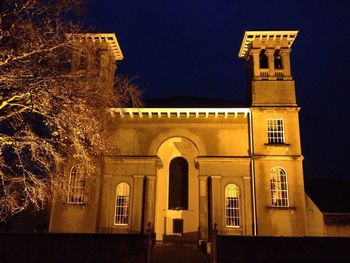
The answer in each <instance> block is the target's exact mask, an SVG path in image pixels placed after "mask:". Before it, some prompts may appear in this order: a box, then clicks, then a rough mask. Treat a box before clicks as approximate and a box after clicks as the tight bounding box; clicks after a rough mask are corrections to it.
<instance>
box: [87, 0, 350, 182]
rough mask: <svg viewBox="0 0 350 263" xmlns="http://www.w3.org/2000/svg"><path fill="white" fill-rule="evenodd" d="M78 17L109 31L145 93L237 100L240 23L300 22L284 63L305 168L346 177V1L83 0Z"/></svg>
mask: <svg viewBox="0 0 350 263" xmlns="http://www.w3.org/2000/svg"><path fill="white" fill-rule="evenodd" d="M85 20H86V21H87V24H88V25H89V26H92V27H93V28H95V29H96V31H99V32H106V33H107V32H115V33H116V35H117V38H118V42H119V44H120V46H121V49H122V51H123V54H124V57H125V58H124V60H123V61H122V62H120V63H119V69H118V70H119V73H122V74H126V75H129V76H137V77H138V80H137V83H138V84H139V86H140V88H141V89H142V90H143V97H144V98H157V97H170V96H197V97H207V98H219V99H230V100H236V101H242V100H243V97H244V94H245V91H246V87H247V82H246V71H245V61H244V60H242V59H239V58H238V51H239V48H240V45H241V41H242V39H243V35H244V32H245V30H299V34H298V37H297V39H296V41H295V42H294V44H293V47H292V54H291V63H292V75H293V77H294V80H295V82H296V92H297V101H298V104H299V106H301V111H300V122H301V139H302V150H303V155H304V157H305V159H304V176H305V177H306V178H347V179H350V172H349V168H348V167H347V164H348V161H347V154H348V151H349V149H350V125H349V119H350V118H349V112H348V109H349V108H348V104H350V101H349V94H350V93H349V92H348V91H347V89H350V85H348V82H349V80H348V79H349V76H350V29H349V26H350V1H348V0H333V1H329V0H328V1H326V0H303V1H301V0H294V1H292V0H284V1H283V0H274V1H258V0H250V1H247V0H245V1H243V0H239V1H238V0H226V1H224V0H172V1H170V0H162V1H161V0H159V1H146V0H126V1H125V0H124V1H118V0H104V1H99V0H90V1H89V2H88V7H87V13H86V15H85Z"/></svg>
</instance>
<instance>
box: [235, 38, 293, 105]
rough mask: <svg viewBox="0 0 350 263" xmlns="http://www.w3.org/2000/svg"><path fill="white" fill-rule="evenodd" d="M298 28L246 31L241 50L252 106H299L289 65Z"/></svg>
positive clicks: (240, 54)
mask: <svg viewBox="0 0 350 263" xmlns="http://www.w3.org/2000/svg"><path fill="white" fill-rule="evenodd" d="M297 34H298V31H246V32H245V34H244V38H243V41H242V45H241V49H240V52H239V57H240V58H245V59H246V60H247V69H248V79H249V90H248V92H249V94H248V98H249V102H250V103H251V106H296V105H297V104H296V98H295V86H294V81H293V78H292V73H291V66H290V51H291V46H292V44H293V42H294V40H295V38H296V36H297Z"/></svg>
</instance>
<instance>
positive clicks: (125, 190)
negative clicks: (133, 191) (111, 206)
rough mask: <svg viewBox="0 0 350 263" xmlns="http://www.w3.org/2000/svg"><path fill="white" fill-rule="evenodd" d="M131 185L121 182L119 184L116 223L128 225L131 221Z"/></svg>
mask: <svg viewBox="0 0 350 263" xmlns="http://www.w3.org/2000/svg"><path fill="white" fill-rule="evenodd" d="M129 199H130V186H129V185H128V184H127V183H120V184H118V186H117V191H116V201H115V224H116V225H127V224H128V223H129Z"/></svg>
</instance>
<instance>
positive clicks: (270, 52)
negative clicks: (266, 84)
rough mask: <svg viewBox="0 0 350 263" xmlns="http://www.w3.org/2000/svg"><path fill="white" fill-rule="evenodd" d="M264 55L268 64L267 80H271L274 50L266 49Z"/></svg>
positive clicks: (273, 71)
mask: <svg viewBox="0 0 350 263" xmlns="http://www.w3.org/2000/svg"><path fill="white" fill-rule="evenodd" d="M265 54H266V56H267V59H268V63H269V79H271V78H272V79H273V78H274V77H275V50H274V49H271V48H268V49H266V51H265Z"/></svg>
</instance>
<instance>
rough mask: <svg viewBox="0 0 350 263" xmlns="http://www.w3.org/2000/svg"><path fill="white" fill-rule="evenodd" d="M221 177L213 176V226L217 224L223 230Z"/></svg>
mask: <svg viewBox="0 0 350 263" xmlns="http://www.w3.org/2000/svg"><path fill="white" fill-rule="evenodd" d="M221 201H222V198H221V176H219V175H215V176H211V216H212V222H211V223H212V224H217V226H218V229H219V230H220V229H221V226H222V222H221V218H222V217H221V211H222V209H221V207H222V202H221Z"/></svg>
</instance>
